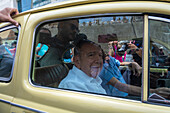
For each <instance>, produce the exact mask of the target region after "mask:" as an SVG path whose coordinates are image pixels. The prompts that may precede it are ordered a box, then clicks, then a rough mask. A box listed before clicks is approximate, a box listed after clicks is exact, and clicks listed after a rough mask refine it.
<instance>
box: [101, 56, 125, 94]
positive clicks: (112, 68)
mask: <svg viewBox="0 0 170 113" xmlns="http://www.w3.org/2000/svg"><path fill="white" fill-rule="evenodd" d="M109 57H110V60H109V64H108V63H104V64H103V68H102V71H101V72H100V75H99V76H100V77H101V79H102V81H103V82H102V87H103V88H104V89H105V90H106V93H107V94H108V95H111V96H121V97H125V96H127V95H128V93H125V92H122V91H119V90H118V89H117V88H115V87H113V86H112V85H109V84H108V82H109V81H110V80H111V79H112V78H113V77H115V78H116V79H118V80H119V81H120V82H121V83H125V84H126V82H125V80H124V79H123V76H122V75H121V73H120V70H119V68H118V67H119V66H120V62H119V61H118V60H116V59H115V58H113V57H111V56H109Z"/></svg>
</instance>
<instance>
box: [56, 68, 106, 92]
mask: <svg viewBox="0 0 170 113" xmlns="http://www.w3.org/2000/svg"><path fill="white" fill-rule="evenodd" d="M101 83H102V80H101V78H100V77H99V76H97V77H96V78H92V77H90V76H88V75H87V74H85V73H84V72H83V71H81V70H80V69H78V68H77V67H75V66H73V68H72V69H71V70H70V71H69V73H68V75H67V76H66V77H65V78H64V79H63V80H62V81H61V82H60V84H59V88H64V89H72V90H78V91H85V92H92V93H99V94H106V91H105V90H104V89H103V88H102V86H101Z"/></svg>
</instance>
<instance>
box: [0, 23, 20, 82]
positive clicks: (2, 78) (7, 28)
mask: <svg viewBox="0 0 170 113" xmlns="http://www.w3.org/2000/svg"><path fill="white" fill-rule="evenodd" d="M12 28H17V29H18V37H17V46H16V51H17V47H18V40H19V36H20V31H21V26H20V25H19V26H18V27H17V26H15V25H9V26H5V27H3V28H2V29H0V32H3V31H6V30H9V29H12ZM14 64H15V56H14V61H13V64H12V70H11V74H10V76H9V77H8V78H7V77H0V82H9V81H10V80H11V79H12V75H13V70H14Z"/></svg>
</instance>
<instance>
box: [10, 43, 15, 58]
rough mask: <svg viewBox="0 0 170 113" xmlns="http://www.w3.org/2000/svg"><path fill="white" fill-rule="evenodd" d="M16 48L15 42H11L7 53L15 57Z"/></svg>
mask: <svg viewBox="0 0 170 113" xmlns="http://www.w3.org/2000/svg"><path fill="white" fill-rule="evenodd" d="M16 46H17V41H13V42H12V44H11V48H10V49H9V51H10V52H11V53H12V56H15V52H16Z"/></svg>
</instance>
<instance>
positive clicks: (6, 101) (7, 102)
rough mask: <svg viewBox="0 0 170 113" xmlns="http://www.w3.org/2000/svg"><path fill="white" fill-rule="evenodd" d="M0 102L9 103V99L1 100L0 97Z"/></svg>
mask: <svg viewBox="0 0 170 113" xmlns="http://www.w3.org/2000/svg"><path fill="white" fill-rule="evenodd" d="M0 102H4V103H7V104H11V103H10V102H9V101H6V100H2V99H0Z"/></svg>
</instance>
